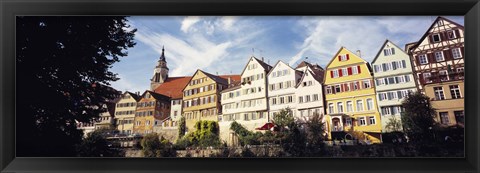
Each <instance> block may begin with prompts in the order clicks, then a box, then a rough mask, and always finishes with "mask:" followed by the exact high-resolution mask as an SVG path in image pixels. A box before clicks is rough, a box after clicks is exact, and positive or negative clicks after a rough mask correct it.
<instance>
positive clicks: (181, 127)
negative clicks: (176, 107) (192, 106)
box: [178, 116, 187, 139]
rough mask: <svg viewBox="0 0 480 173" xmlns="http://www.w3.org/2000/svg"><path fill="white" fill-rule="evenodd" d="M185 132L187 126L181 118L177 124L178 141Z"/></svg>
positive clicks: (183, 118)
mask: <svg viewBox="0 0 480 173" xmlns="http://www.w3.org/2000/svg"><path fill="white" fill-rule="evenodd" d="M186 131H187V125H186V122H185V117H184V116H182V117H181V118H180V121H179V123H178V139H180V138H182V137H183V136H184V135H185V132H186Z"/></svg>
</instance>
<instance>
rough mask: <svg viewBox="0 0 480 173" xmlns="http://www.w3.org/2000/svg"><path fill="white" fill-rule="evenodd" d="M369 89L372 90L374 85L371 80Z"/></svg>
mask: <svg viewBox="0 0 480 173" xmlns="http://www.w3.org/2000/svg"><path fill="white" fill-rule="evenodd" d="M369 81H370V88H373V86H375V84H373V79H370V80H369Z"/></svg>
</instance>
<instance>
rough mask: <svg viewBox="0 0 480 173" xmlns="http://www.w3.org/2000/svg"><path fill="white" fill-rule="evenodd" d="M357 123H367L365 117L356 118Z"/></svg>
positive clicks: (362, 124) (363, 124)
mask: <svg viewBox="0 0 480 173" xmlns="http://www.w3.org/2000/svg"><path fill="white" fill-rule="evenodd" d="M358 124H360V125H361V126H365V125H367V122H366V121H365V117H360V118H358Z"/></svg>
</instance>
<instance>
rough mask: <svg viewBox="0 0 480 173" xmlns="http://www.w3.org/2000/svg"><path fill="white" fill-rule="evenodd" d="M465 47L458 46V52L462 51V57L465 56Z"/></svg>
mask: <svg viewBox="0 0 480 173" xmlns="http://www.w3.org/2000/svg"><path fill="white" fill-rule="evenodd" d="M464 49H465V47H461V48H460V52H462V57H463V58H465V50H464Z"/></svg>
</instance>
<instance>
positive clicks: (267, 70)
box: [240, 56, 273, 75]
mask: <svg viewBox="0 0 480 173" xmlns="http://www.w3.org/2000/svg"><path fill="white" fill-rule="evenodd" d="M251 59H255V61H257V62H258V64H260V66H262V68H263V69H264V70H265V71H266V72H267V73H268V72H270V70H271V69H272V68H273V67H272V66H270V65H268V64H267V63H265V62H263V61H262V60H259V59H257V58H255V57H254V56H252V57H250V59H248V62H250V60H251ZM248 62H247V64H245V67H243V70H242V72H241V73H240V75H242V74H243V72H245V69H247V65H248Z"/></svg>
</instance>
